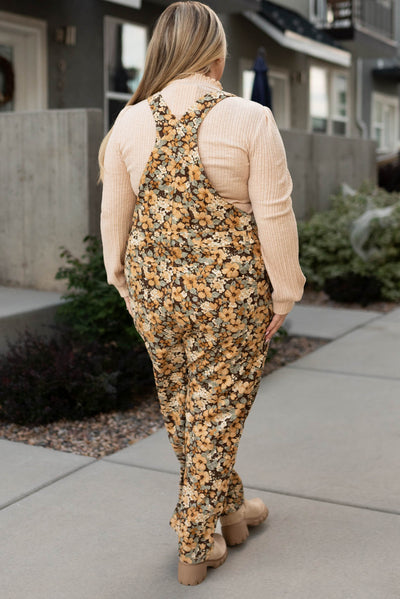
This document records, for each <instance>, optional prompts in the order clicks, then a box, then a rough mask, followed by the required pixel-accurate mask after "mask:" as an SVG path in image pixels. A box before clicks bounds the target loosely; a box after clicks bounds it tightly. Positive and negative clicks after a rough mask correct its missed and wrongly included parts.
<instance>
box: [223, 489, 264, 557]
mask: <svg viewBox="0 0 400 599" xmlns="http://www.w3.org/2000/svg"><path fill="white" fill-rule="evenodd" d="M267 516H268V508H267V506H266V505H265V504H264V502H263V501H262V500H261V499H259V498H258V497H256V498H254V499H245V500H244V503H243V504H242V505H241V506H240V508H239V509H238V510H236V512H231V513H230V514H226V516H221V518H220V520H221V528H222V534H223V536H224V539H225V541H226V544H227V545H229V546H232V545H240V543H243V541H245V540H246V539H247V537H248V536H249V529H248V527H249V526H257V525H258V524H261V522H263V521H264V520H265V519H266V518H267Z"/></svg>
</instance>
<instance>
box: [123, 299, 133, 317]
mask: <svg viewBox="0 0 400 599" xmlns="http://www.w3.org/2000/svg"><path fill="white" fill-rule="evenodd" d="M124 300H125V304H126V309H127V310H128V312H129V314H130V315H131V316H132V318H133V312H132V308H131V304H130V301H129V295H127V296H126V297H124Z"/></svg>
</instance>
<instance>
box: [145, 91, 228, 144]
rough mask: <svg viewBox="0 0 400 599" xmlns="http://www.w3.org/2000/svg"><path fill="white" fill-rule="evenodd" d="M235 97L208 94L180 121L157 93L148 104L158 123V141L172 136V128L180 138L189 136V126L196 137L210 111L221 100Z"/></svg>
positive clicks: (222, 92) (223, 92) (215, 93)
mask: <svg viewBox="0 0 400 599" xmlns="http://www.w3.org/2000/svg"><path fill="white" fill-rule="evenodd" d="M234 95H235V94H231V93H228V92H225V91H222V90H221V91H216V92H211V93H207V94H205V95H204V96H202V97H201V98H199V99H198V100H197V102H196V104H194V105H193V106H191V107H190V108H189V109H188V110H187V111H186V112H185V113H184V114H183V116H182V117H181V118H179V119H178V118H177V117H176V116H175V115H173V114H172V113H171V111H170V109H169V108H168V106H167V104H166V103H165V100H164V98H163V97H162V94H161V92H157V93H156V94H154V95H153V96H150V97H149V98H148V103H149V105H150V108H151V111H152V113H153V116H154V120H155V122H156V130H157V139H163V138H164V137H166V136H167V135H171V128H172V130H173V131H175V134H177V135H178V136H179V134H181V135H183V134H187V129H188V126H189V125H190V133H191V135H193V136H196V135H197V132H198V129H199V127H200V125H201V123H202V122H203V119H204V117H205V116H206V114H207V113H208V112H209V110H211V108H213V106H215V105H216V104H218V102H220V101H221V100H224V99H225V98H227V97H230V96H234Z"/></svg>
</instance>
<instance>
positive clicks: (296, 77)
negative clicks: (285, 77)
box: [290, 71, 304, 83]
mask: <svg viewBox="0 0 400 599" xmlns="http://www.w3.org/2000/svg"><path fill="white" fill-rule="evenodd" d="M290 79H291V81H292V83H303V80H304V74H303V71H292V72H291V73H290Z"/></svg>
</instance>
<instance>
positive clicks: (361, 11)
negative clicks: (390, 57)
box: [313, 0, 395, 40]
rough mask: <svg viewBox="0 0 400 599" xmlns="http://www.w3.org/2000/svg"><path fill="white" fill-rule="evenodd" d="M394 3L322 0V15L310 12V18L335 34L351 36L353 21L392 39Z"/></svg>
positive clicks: (346, 37)
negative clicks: (324, 2)
mask: <svg viewBox="0 0 400 599" xmlns="http://www.w3.org/2000/svg"><path fill="white" fill-rule="evenodd" d="M394 5H395V0H326V4H325V7H326V8H325V10H324V11H323V12H324V15H323V17H322V16H321V17H320V18H318V17H317V16H314V18H313V21H314V22H315V23H316V25H317V27H321V28H322V29H324V30H325V31H328V32H329V33H330V34H331V35H333V37H336V38H342V39H353V34H354V24H356V25H359V26H362V27H363V28H365V29H367V30H368V31H370V32H371V33H374V34H376V35H378V36H380V37H383V38H386V39H389V40H394V39H395V24H394V19H395V6H394Z"/></svg>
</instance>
